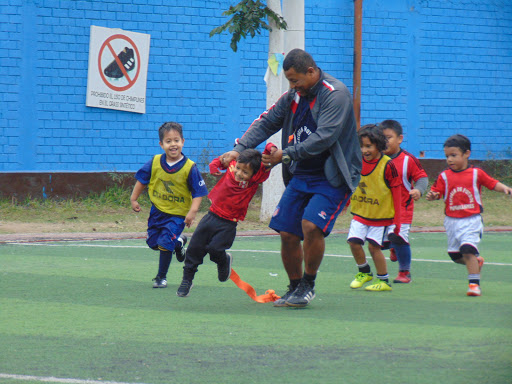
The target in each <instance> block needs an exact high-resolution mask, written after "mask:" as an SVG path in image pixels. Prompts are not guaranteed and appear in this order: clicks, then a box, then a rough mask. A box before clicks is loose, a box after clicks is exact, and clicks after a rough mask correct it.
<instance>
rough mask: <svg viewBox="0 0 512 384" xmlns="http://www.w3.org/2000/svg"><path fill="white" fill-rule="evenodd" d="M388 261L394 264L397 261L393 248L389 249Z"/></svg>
mask: <svg viewBox="0 0 512 384" xmlns="http://www.w3.org/2000/svg"><path fill="white" fill-rule="evenodd" d="M389 260H391V261H393V262H395V261H397V260H398V257H396V252H395V249H394V248H389Z"/></svg>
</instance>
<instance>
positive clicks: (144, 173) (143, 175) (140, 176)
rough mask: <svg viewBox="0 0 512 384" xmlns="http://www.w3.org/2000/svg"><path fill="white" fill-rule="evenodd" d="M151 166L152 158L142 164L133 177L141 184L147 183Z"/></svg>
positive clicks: (149, 178)
mask: <svg viewBox="0 0 512 384" xmlns="http://www.w3.org/2000/svg"><path fill="white" fill-rule="evenodd" d="M152 166H153V159H151V160H149V161H148V162H147V163H146V164H144V165H143V166H142V168H141V169H139V170H138V171H137V173H136V174H135V178H136V179H137V180H138V181H140V182H141V184H144V185H148V184H149V181H150V180H151V168H152Z"/></svg>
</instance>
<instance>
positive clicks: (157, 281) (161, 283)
mask: <svg viewBox="0 0 512 384" xmlns="http://www.w3.org/2000/svg"><path fill="white" fill-rule="evenodd" d="M153 281H154V283H153V288H167V279H166V278H165V277H164V278H162V277H160V276H158V275H157V276H156V277H155V278H154V279H153Z"/></svg>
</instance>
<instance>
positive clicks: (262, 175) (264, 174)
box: [251, 163, 270, 183]
mask: <svg viewBox="0 0 512 384" xmlns="http://www.w3.org/2000/svg"><path fill="white" fill-rule="evenodd" d="M269 177H270V169H267V168H265V166H264V165H263V163H262V164H261V165H260V169H259V171H258V172H256V174H254V175H253V177H252V178H251V182H254V183H263V182H264V181H265V180H267V179H268V178H269Z"/></svg>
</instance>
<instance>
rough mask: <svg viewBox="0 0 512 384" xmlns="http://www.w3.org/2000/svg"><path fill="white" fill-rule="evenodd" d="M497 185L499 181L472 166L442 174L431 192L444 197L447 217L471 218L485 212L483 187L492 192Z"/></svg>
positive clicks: (449, 170) (446, 171) (448, 170)
mask: <svg viewBox="0 0 512 384" xmlns="http://www.w3.org/2000/svg"><path fill="white" fill-rule="evenodd" d="M496 184H498V180H496V179H494V178H492V177H491V176H489V175H488V174H487V173H485V172H484V171H483V170H482V169H480V168H476V167H473V166H470V167H469V168H466V169H465V170H463V171H457V172H455V171H452V170H451V169H447V170H445V171H443V172H441V174H440V175H439V176H438V178H437V180H436V182H435V183H434V185H433V186H432V188H431V190H432V191H434V192H439V193H440V194H441V195H442V196H443V199H444V204H445V214H446V216H450V217H469V216H472V215H476V214H479V213H481V212H483V207H482V195H481V189H482V185H483V186H484V187H486V188H488V189H491V190H492V189H494V187H495V186H496Z"/></svg>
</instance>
